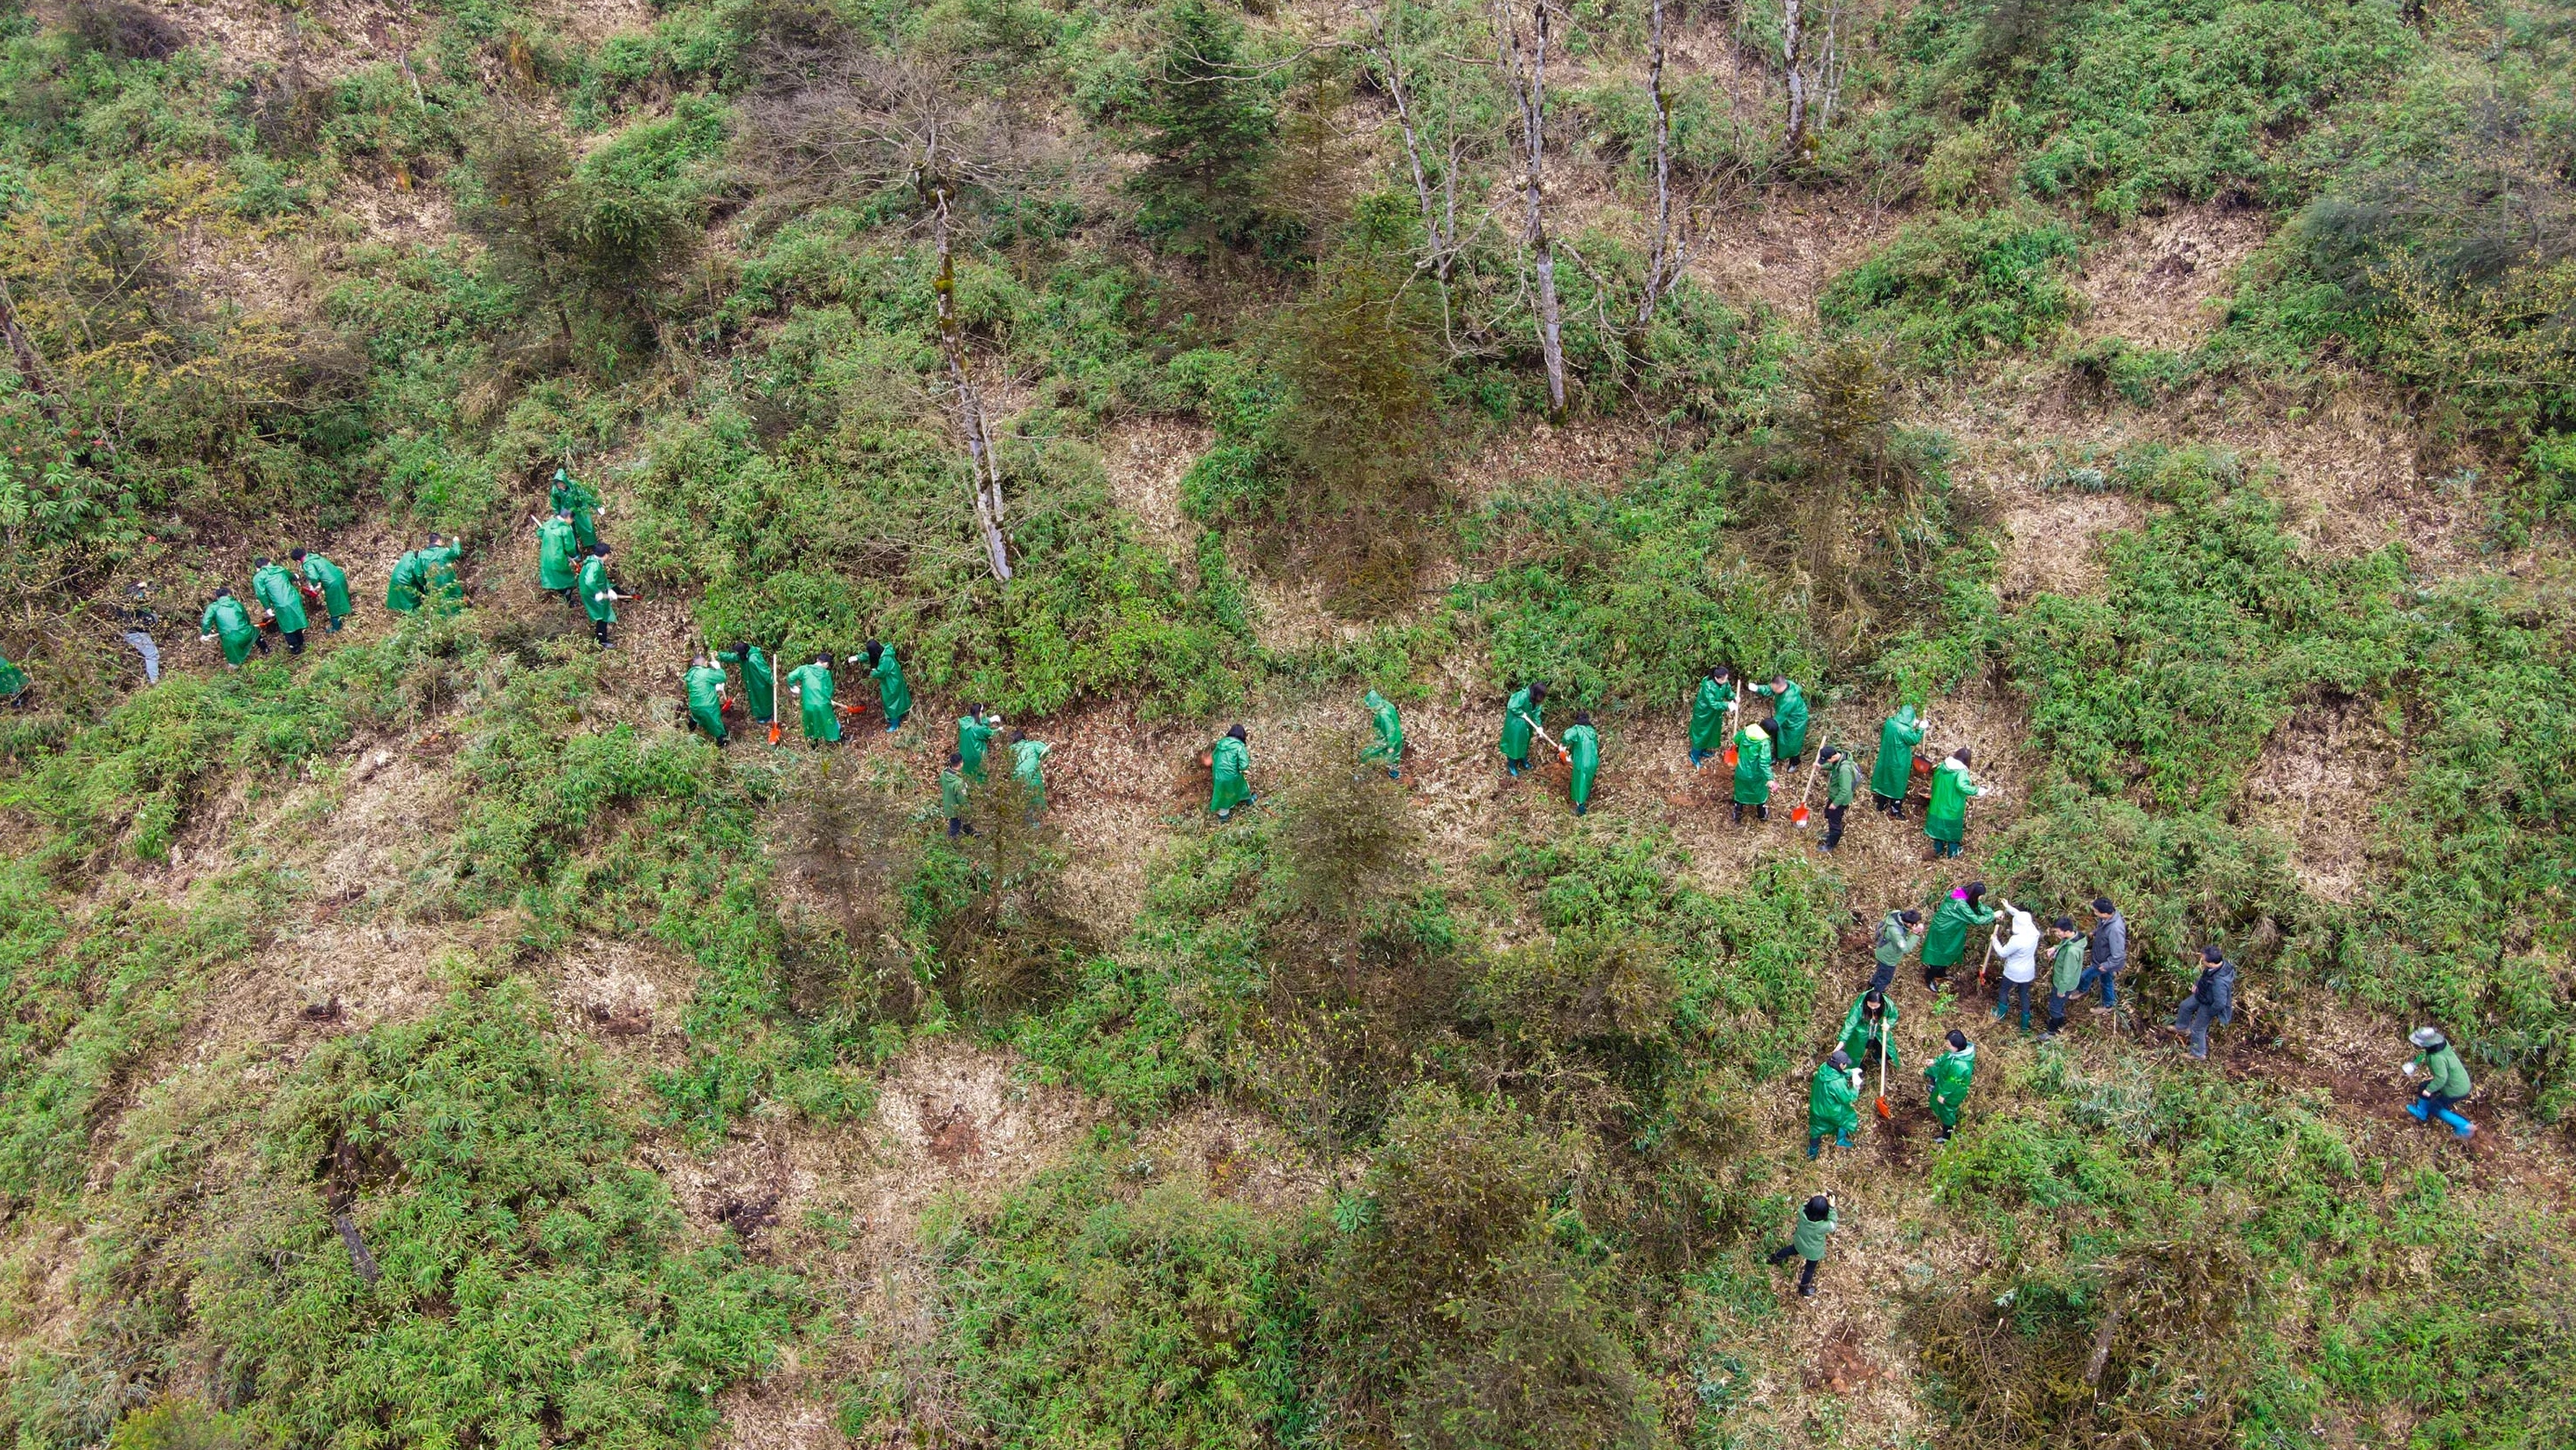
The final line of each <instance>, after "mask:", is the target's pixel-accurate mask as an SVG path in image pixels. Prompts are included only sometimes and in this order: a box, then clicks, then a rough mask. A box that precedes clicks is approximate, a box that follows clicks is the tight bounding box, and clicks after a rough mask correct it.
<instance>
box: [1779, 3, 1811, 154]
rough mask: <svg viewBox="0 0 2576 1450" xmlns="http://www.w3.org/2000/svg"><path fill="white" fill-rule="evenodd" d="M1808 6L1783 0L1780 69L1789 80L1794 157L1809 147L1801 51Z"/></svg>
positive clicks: (1804, 71) (1790, 150) (1791, 145)
mask: <svg viewBox="0 0 2576 1450" xmlns="http://www.w3.org/2000/svg"><path fill="white" fill-rule="evenodd" d="M1804 8H1805V7H1804V0H1781V13H1780V69H1781V71H1782V72H1783V73H1784V74H1785V75H1786V76H1787V77H1788V82H1789V141H1788V150H1789V156H1790V159H1792V160H1796V159H1798V158H1800V157H1803V156H1805V155H1806V151H1807V73H1806V70H1805V67H1804V64H1803V60H1804V58H1803V57H1801V56H1800V55H1799V54H1798V45H1799V41H1800V39H1801V37H1800V35H1799V33H1798V20H1799V12H1800V11H1801V10H1802V9H1804Z"/></svg>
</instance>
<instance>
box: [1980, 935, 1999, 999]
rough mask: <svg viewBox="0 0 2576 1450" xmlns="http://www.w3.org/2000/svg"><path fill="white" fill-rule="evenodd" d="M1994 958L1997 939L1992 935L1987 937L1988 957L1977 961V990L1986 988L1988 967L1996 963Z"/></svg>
mask: <svg viewBox="0 0 2576 1450" xmlns="http://www.w3.org/2000/svg"><path fill="white" fill-rule="evenodd" d="M1994 960H1995V939H1994V938H1993V937H1992V936H1991V935H1990V936H1988V937H1987V938H1986V959H1985V960H1984V961H1982V962H1979V963H1977V990H1978V991H1980V992H1982V991H1984V990H1985V989H1986V968H1988V967H1990V966H1992V965H1994Z"/></svg>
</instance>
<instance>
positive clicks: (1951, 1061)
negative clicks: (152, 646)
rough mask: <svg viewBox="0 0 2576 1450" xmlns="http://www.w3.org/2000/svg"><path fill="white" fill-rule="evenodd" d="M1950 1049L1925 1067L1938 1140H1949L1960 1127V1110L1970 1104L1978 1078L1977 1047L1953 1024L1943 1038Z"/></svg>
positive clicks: (1924, 1074) (1940, 1141)
mask: <svg viewBox="0 0 2576 1450" xmlns="http://www.w3.org/2000/svg"><path fill="white" fill-rule="evenodd" d="M1943 1040H1944V1041H1946V1042H1948V1043H1949V1044H1950V1050H1949V1051H1947V1052H1945V1053H1942V1054H1941V1055H1940V1056H1939V1057H1936V1058H1934V1059H1932V1061H1931V1063H1930V1064H1929V1065H1928V1066H1926V1067H1925V1068H1924V1069H1923V1076H1924V1079H1925V1081H1927V1082H1928V1083H1930V1084H1931V1088H1932V1116H1933V1118H1934V1119H1935V1120H1937V1121H1938V1122H1939V1123H1940V1124H1941V1127H1940V1130H1939V1131H1938V1132H1936V1133H1934V1134H1933V1135H1932V1141H1933V1142H1935V1143H1947V1142H1949V1141H1950V1135H1951V1134H1952V1133H1955V1132H1957V1131H1958V1130H1959V1109H1960V1108H1962V1107H1964V1106H1966V1104H1967V1101H1968V1087H1969V1085H1970V1084H1971V1083H1973V1082H1975V1081H1976V1077H1977V1048H1976V1044H1974V1043H1972V1042H1970V1041H1969V1040H1968V1034H1966V1033H1964V1032H1962V1031H1960V1030H1959V1029H1958V1028H1956V1027H1953V1028H1951V1029H1950V1032H1949V1035H1948V1036H1947V1037H1946V1038H1944V1039H1943Z"/></svg>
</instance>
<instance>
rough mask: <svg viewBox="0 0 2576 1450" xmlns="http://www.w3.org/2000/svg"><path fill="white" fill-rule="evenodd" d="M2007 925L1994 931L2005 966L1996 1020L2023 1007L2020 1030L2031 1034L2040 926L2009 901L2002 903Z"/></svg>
mask: <svg viewBox="0 0 2576 1450" xmlns="http://www.w3.org/2000/svg"><path fill="white" fill-rule="evenodd" d="M2001 905H2002V907H2003V909H2004V915H2005V921H2004V924H2003V925H2001V926H1998V927H1996V928H1995V932H1994V937H1993V941H1994V944H1995V955H1996V956H1997V957H1999V958H2001V959H2002V961H2003V964H2004V984H2003V986H2002V987H2000V988H1998V989H1997V990H1996V992H1995V1020H1996V1021H1998V1022H2000V1021H2002V1020H2003V1018H2004V1016H2005V1014H2006V1012H2007V1011H2009V1010H2010V1008H2011V1005H2012V1004H2013V1003H2014V1002H2015V1001H2018V1002H2019V1003H2020V1004H2021V1030H2022V1031H2024V1032H2028V1031H2030V984H2031V982H2032V981H2033V980H2034V979H2035V978H2036V977H2038V975H2039V924H2038V923H2037V922H2035V921H2032V920H2031V919H2030V913H2029V912H2027V911H2024V910H2022V909H2021V908H2020V907H2018V906H2015V905H2014V904H2013V903H2012V902H2010V901H2004V902H2002V903H2001Z"/></svg>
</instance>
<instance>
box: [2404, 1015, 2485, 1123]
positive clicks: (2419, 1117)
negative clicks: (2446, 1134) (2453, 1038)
mask: <svg viewBox="0 0 2576 1450" xmlns="http://www.w3.org/2000/svg"><path fill="white" fill-rule="evenodd" d="M2406 1040H2407V1041H2409V1042H2411V1043H2413V1044H2415V1047H2416V1053H2415V1059H2414V1060H2413V1061H2412V1062H2409V1063H2407V1064H2406V1066H2405V1069H2404V1071H2405V1074H2406V1078H2407V1080H2408V1081H2409V1082H2412V1081H2414V1078H2415V1074H2417V1073H2419V1072H2420V1073H2422V1074H2424V1085H2423V1086H2422V1087H2420V1088H2418V1089H2416V1090H2415V1100H2414V1101H2413V1102H2411V1103H2408V1104H2407V1105H2406V1114H2407V1116H2409V1117H2411V1118H2413V1119H2415V1120H2416V1121H2417V1122H2419V1123H2429V1122H2432V1121H2434V1120H2435V1119H2437V1118H2438V1119H2440V1120H2441V1121H2442V1122H2444V1123H2446V1124H2448V1125H2449V1126H2450V1129H2451V1133H2452V1136H2454V1137H2458V1138H2467V1137H2470V1136H2472V1135H2474V1134H2475V1133H2476V1132H2477V1131H2478V1130H2477V1125H2476V1124H2474V1123H2471V1122H2470V1121H2469V1120H2468V1119H2466V1118H2464V1117H2461V1116H2460V1115H2459V1114H2458V1113H2455V1112H2453V1111H2451V1107H2452V1105H2453V1104H2455V1103H2458V1102H2460V1101H2461V1100H2463V1099H2465V1098H2466V1097H2468V1095H2469V1094H2470V1093H2471V1092H2472V1091H2474V1089H2473V1088H2471V1087H2470V1085H2469V1069H2468V1065H2467V1064H2465V1063H2463V1062H2461V1061H2460V1053H2459V1049H2457V1048H2455V1047H2453V1046H2451V1044H2450V1043H2449V1042H2448V1041H2447V1040H2445V1039H2444V1038H2443V1036H2442V1032H2441V1029H2440V1028H2437V1027H2418V1028H2416V1029H2415V1030H2414V1031H2413V1032H2412V1033H2410V1034H2408V1036H2407V1038H2406Z"/></svg>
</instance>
